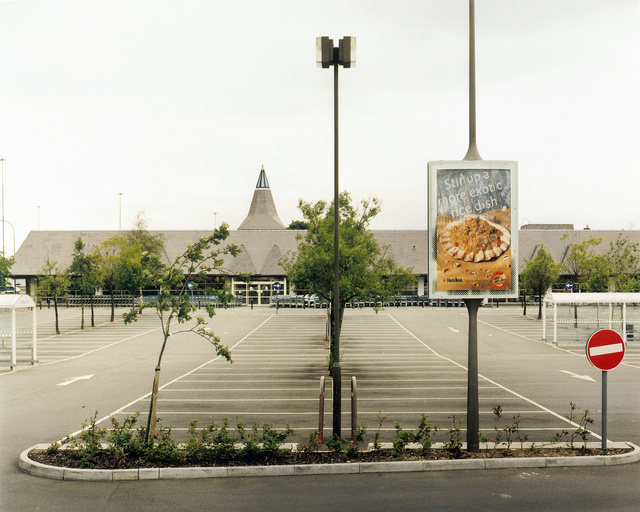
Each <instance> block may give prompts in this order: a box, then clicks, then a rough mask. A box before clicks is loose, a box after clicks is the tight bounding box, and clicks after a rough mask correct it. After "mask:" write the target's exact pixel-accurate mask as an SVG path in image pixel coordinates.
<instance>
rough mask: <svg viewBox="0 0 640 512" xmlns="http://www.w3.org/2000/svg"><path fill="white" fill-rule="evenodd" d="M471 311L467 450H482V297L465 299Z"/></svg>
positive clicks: (468, 361)
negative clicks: (479, 328)
mask: <svg viewBox="0 0 640 512" xmlns="http://www.w3.org/2000/svg"><path fill="white" fill-rule="evenodd" d="M464 303H465V304H466V306H467V311H468V312H469V343H468V348H467V451H469V452H471V453H477V452H479V451H480V433H479V431H480V407H479V402H478V308H479V307H480V305H481V304H482V299H465V300H464Z"/></svg>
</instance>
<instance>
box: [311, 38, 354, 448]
mask: <svg viewBox="0 0 640 512" xmlns="http://www.w3.org/2000/svg"><path fill="white" fill-rule="evenodd" d="M316 64H317V66H318V67H321V68H323V69H326V68H329V67H331V66H333V70H334V71H333V135H334V137H333V197H334V199H333V352H332V360H333V376H332V377H333V436H334V437H342V434H341V430H342V425H341V422H342V419H341V418H342V366H341V365H340V318H339V315H340V296H339V292H340V269H339V261H340V260H339V256H340V253H339V249H338V245H339V236H338V226H339V223H340V211H339V201H338V199H339V196H340V187H339V171H338V169H339V165H338V161H339V160H338V154H339V151H338V141H339V138H338V68H339V67H340V66H342V67H345V68H352V67H355V65H356V38H355V37H343V38H342V39H340V41H339V42H338V46H333V39H330V38H329V37H327V36H324V37H317V38H316Z"/></svg>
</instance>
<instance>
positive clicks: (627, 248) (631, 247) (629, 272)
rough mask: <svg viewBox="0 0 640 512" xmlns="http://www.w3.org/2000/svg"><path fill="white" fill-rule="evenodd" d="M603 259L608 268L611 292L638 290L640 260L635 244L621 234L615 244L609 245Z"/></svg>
mask: <svg viewBox="0 0 640 512" xmlns="http://www.w3.org/2000/svg"><path fill="white" fill-rule="evenodd" d="M605 258H606V260H607V263H608V267H609V276H610V279H609V282H610V286H609V288H610V290H611V291H614V292H631V291H633V290H635V289H637V288H638V273H640V258H639V257H638V244H637V243H636V242H631V241H630V240H629V239H628V238H626V237H623V236H622V235H621V234H620V235H618V238H617V240H616V241H615V242H610V243H609V250H608V251H607V253H606V254H605Z"/></svg>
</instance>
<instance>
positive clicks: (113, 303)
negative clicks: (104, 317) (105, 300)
mask: <svg viewBox="0 0 640 512" xmlns="http://www.w3.org/2000/svg"><path fill="white" fill-rule="evenodd" d="M113 292H114V290H113V289H112V290H111V321H112V322H113V321H114V320H115V317H116V301H115V297H114V295H113Z"/></svg>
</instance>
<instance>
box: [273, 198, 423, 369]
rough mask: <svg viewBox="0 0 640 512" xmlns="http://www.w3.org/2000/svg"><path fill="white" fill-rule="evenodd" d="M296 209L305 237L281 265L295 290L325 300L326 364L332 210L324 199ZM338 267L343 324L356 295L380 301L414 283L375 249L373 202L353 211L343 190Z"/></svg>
mask: <svg viewBox="0 0 640 512" xmlns="http://www.w3.org/2000/svg"><path fill="white" fill-rule="evenodd" d="M298 208H299V209H300V211H301V212H302V215H303V217H304V220H305V222H306V223H307V224H308V230H307V232H306V234H304V235H302V234H301V235H299V236H298V249H297V252H295V253H289V254H287V255H286V256H285V257H284V258H283V259H282V260H281V262H280V264H281V265H282V266H283V268H284V269H285V270H286V272H287V276H288V278H289V280H290V281H291V282H292V283H293V284H294V285H295V286H296V288H298V289H305V290H307V291H308V292H309V293H311V294H315V295H317V296H319V297H320V298H322V299H325V300H327V301H328V303H329V304H330V308H329V321H330V322H331V325H330V337H331V348H330V352H329V353H330V356H329V358H330V359H329V366H330V368H332V366H333V360H332V354H333V338H334V336H333V334H334V330H335V329H334V325H333V321H334V320H333V319H334V315H333V311H332V310H333V293H334V291H333V277H334V214H333V212H334V206H333V202H332V203H331V204H328V203H326V202H325V201H318V202H317V203H308V202H305V201H302V200H300V201H299V203H298ZM339 208H340V226H339V244H340V246H339V253H340V260H339V269H340V297H339V300H340V310H339V312H338V313H339V314H338V321H339V325H342V318H343V316H344V308H345V304H346V303H347V302H349V301H351V300H352V299H354V298H358V297H376V298H380V299H384V298H386V297H389V296H392V295H395V294H397V293H399V292H401V291H402V290H405V289H407V288H409V287H410V286H411V285H412V284H413V283H415V279H416V278H415V276H414V275H413V273H412V270H413V269H411V268H408V269H405V268H402V267H399V266H398V265H397V264H396V262H395V260H394V259H393V258H391V257H389V256H386V254H385V252H386V248H385V247H382V246H380V244H378V241H377V240H376V238H375V236H374V235H373V233H372V232H371V231H370V230H369V225H370V223H371V220H372V219H373V218H374V217H375V216H376V215H378V213H380V202H379V201H378V199H375V198H374V199H371V200H368V201H367V200H363V201H361V203H360V205H359V207H354V206H353V205H352V202H351V196H350V195H349V193H348V192H343V193H342V194H340V196H339Z"/></svg>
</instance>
